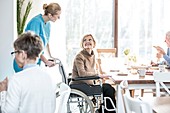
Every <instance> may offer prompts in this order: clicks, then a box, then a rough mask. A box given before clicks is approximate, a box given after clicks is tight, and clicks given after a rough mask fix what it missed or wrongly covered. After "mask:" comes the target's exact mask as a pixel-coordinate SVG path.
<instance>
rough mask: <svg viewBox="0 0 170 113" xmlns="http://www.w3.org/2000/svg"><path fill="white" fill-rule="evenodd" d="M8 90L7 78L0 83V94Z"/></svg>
mask: <svg viewBox="0 0 170 113" xmlns="http://www.w3.org/2000/svg"><path fill="white" fill-rule="evenodd" d="M7 88H8V78H7V77H6V78H5V79H4V80H3V81H2V82H0V92H2V91H7Z"/></svg>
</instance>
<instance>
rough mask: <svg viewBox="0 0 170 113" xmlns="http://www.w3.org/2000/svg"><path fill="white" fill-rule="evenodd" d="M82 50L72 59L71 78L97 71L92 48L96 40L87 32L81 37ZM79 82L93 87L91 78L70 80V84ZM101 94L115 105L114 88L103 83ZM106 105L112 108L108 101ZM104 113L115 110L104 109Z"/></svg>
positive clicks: (113, 112)
mask: <svg viewBox="0 0 170 113" xmlns="http://www.w3.org/2000/svg"><path fill="white" fill-rule="evenodd" d="M81 46H82V48H83V49H82V50H81V51H80V52H79V53H78V54H77V55H76V57H75V59H74V64H73V69H72V78H75V77H81V76H82V77H84V76H92V75H97V74H98V71H97V70H96V63H97V62H96V58H95V54H94V51H93V48H95V46H96V41H95V39H94V38H93V36H92V35H91V34H87V35H85V36H84V37H83V38H82V41H81ZM77 83H79V84H81V83H86V84H88V85H90V86H91V87H93V85H94V82H93V81H92V80H85V81H81V82H80V81H78V82H77V81H72V82H71V84H77ZM102 89H103V95H104V97H110V98H111V99H112V101H113V102H114V104H115V105H116V99H115V89H114V88H113V87H112V86H111V85H110V84H106V83H104V84H103V88H102ZM107 107H108V108H109V109H113V106H112V105H111V103H110V102H107ZM101 112H102V110H101V107H100V109H99V113H101ZM105 113H115V111H112V112H111V111H110V112H109V111H106V110H105Z"/></svg>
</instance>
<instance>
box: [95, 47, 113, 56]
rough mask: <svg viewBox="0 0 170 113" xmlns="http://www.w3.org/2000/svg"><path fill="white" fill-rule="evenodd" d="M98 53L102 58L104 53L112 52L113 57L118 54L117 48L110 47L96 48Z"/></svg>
mask: <svg viewBox="0 0 170 113" xmlns="http://www.w3.org/2000/svg"><path fill="white" fill-rule="evenodd" d="M96 50H97V53H98V57H99V58H100V57H101V56H102V54H111V55H112V57H115V55H116V48H109V49H96Z"/></svg>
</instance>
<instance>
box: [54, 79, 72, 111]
mask: <svg viewBox="0 0 170 113" xmlns="http://www.w3.org/2000/svg"><path fill="white" fill-rule="evenodd" d="M57 89H58V90H57V93H56V97H57V104H58V110H57V109H56V111H57V112H55V113H67V109H66V108H67V102H68V98H69V96H70V92H71V89H70V87H69V86H68V85H66V84H65V83H64V82H61V83H58V84H57Z"/></svg>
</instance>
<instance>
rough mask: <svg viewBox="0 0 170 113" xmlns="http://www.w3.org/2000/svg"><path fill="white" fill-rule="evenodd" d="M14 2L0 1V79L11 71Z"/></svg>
mask: <svg viewBox="0 0 170 113" xmlns="http://www.w3.org/2000/svg"><path fill="white" fill-rule="evenodd" d="M15 9H16V3H15V0H1V1H0V14H1V20H0V37H1V38H0V81H1V80H3V79H4V78H5V77H6V76H11V75H12V74H13V73H14V72H13V68H12V60H13V57H12V56H11V55H10V53H11V51H13V45H12V43H13V40H14V39H15V38H16V36H17V35H16V32H17V31H16V18H15V17H16V10H15Z"/></svg>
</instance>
